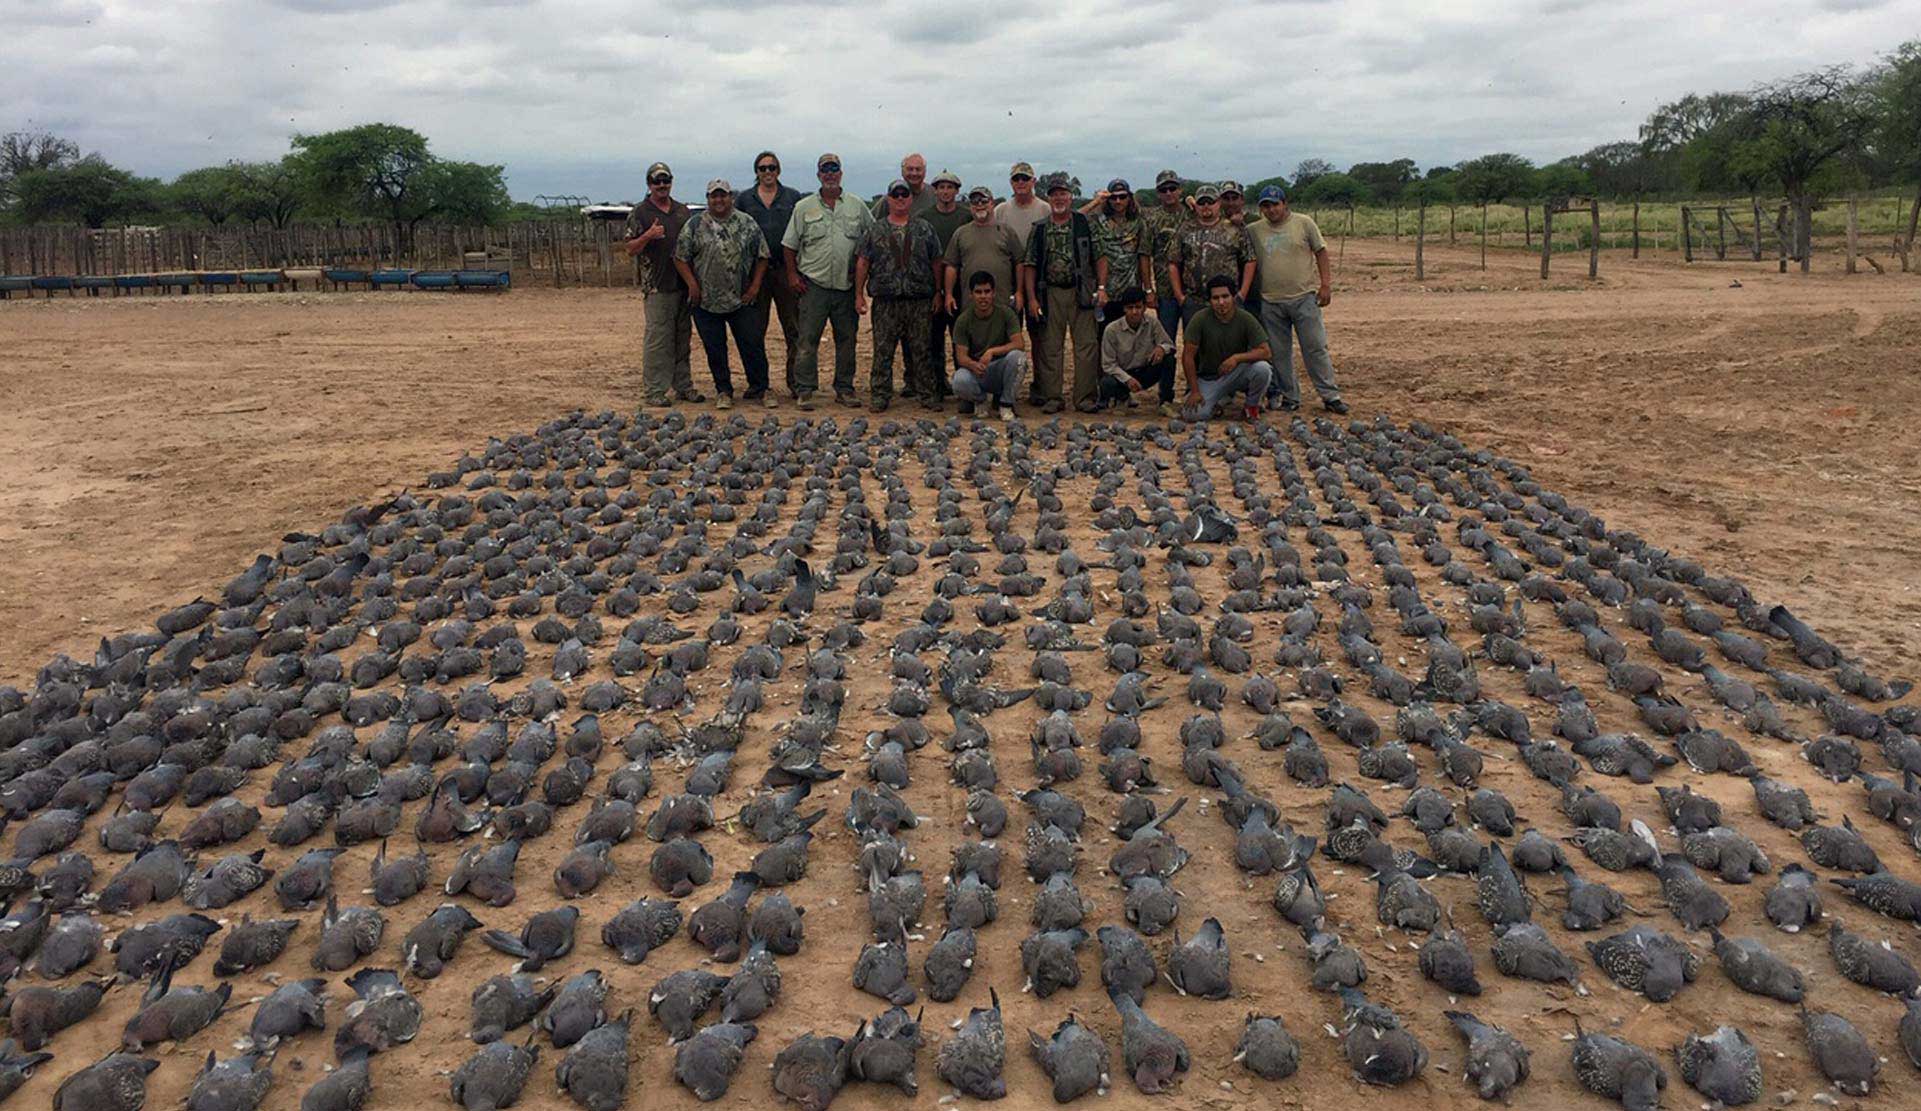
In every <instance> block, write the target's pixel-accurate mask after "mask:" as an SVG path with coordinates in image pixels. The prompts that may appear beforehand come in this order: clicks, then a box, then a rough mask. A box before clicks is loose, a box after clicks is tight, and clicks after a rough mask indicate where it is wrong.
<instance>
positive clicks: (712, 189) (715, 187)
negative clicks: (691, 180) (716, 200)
mask: <svg viewBox="0 0 1921 1111" xmlns="http://www.w3.org/2000/svg"><path fill="white" fill-rule="evenodd" d="M715 193H726V194H727V195H728V196H732V195H733V193H734V187H733V186H732V185H729V184H728V183H727V179H726V178H724V177H717V178H715V179H714V180H712V181H710V182H708V183H707V195H708V196H710V197H711V196H713V195H714V194H715Z"/></svg>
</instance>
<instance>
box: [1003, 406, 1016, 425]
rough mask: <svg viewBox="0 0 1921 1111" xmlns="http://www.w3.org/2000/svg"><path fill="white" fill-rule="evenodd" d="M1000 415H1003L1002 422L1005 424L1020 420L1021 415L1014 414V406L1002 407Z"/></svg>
mask: <svg viewBox="0 0 1921 1111" xmlns="http://www.w3.org/2000/svg"><path fill="white" fill-rule="evenodd" d="M1000 413H1001V420H1002V421H1004V422H1008V423H1011V422H1013V421H1016V420H1019V419H1020V414H1018V413H1016V412H1014V407H1013V406H1012V405H1002V406H1001V407H1000Z"/></svg>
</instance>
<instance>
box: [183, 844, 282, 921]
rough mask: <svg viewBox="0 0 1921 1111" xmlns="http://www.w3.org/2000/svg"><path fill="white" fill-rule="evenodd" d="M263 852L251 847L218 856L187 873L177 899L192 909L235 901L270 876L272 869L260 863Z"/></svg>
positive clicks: (203, 908)
mask: <svg viewBox="0 0 1921 1111" xmlns="http://www.w3.org/2000/svg"><path fill="white" fill-rule="evenodd" d="M265 854H266V850H265V849H255V850H254V851H253V852H251V853H233V854H231V855H228V856H223V857H221V858H220V859H219V860H217V861H215V862H214V863H212V864H211V865H209V866H207V867H206V868H205V869H203V870H201V871H199V872H196V873H195V874H193V875H191V876H189V877H187V882H186V883H185V884H183V885H182V886H181V889H180V901H181V902H183V903H185V904H187V905H188V906H190V907H192V908H194V909H195V910H217V909H219V908H221V907H224V906H227V905H229V904H232V903H235V902H238V901H239V900H241V899H243V898H245V897H246V896H247V895H249V894H251V893H252V892H254V891H256V890H258V889H259V888H261V887H262V886H264V885H265V884H266V882H267V881H268V880H269V879H271V878H273V874H274V872H273V869H271V868H266V867H262V866H261V863H260V860H261V857H262V856H264V855H265Z"/></svg>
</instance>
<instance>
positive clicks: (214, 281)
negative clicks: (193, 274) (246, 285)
mask: <svg viewBox="0 0 1921 1111" xmlns="http://www.w3.org/2000/svg"><path fill="white" fill-rule="evenodd" d="M200 284H201V285H202V286H204V287H206V288H207V289H213V288H214V287H216V286H233V285H238V284H240V275H238V274H236V273H234V272H233V271H231V270H220V271H215V272H213V273H211V274H202V275H200Z"/></svg>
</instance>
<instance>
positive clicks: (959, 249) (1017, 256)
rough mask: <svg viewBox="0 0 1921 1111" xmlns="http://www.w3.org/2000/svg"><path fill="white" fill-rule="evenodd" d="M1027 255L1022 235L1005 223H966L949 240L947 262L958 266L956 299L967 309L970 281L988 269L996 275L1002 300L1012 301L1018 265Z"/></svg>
mask: <svg viewBox="0 0 1921 1111" xmlns="http://www.w3.org/2000/svg"><path fill="white" fill-rule="evenodd" d="M1022 257H1024V256H1023V255H1022V254H1021V242H1020V237H1019V236H1017V235H1016V234H1014V229H1012V228H1010V227H1008V226H1007V225H1005V224H996V223H991V222H990V223H986V224H977V223H969V224H962V225H961V226H960V227H958V228H956V229H954V237H953V238H952V239H949V240H948V241H947V265H949V266H951V267H953V268H954V270H955V272H956V273H957V274H958V277H956V278H955V279H954V298H955V299H956V300H958V301H960V302H962V306H961V307H962V311H963V312H965V311H966V300H967V293H968V283H969V282H971V281H973V280H974V272H975V271H977V270H985V271H987V272H988V273H989V274H992V275H994V292H995V293H998V294H1000V297H1001V300H1003V301H1006V300H1012V299H1013V296H1014V293H1015V285H1014V267H1015V266H1017V265H1018V264H1019V263H1020V260H1021V259H1022Z"/></svg>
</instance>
